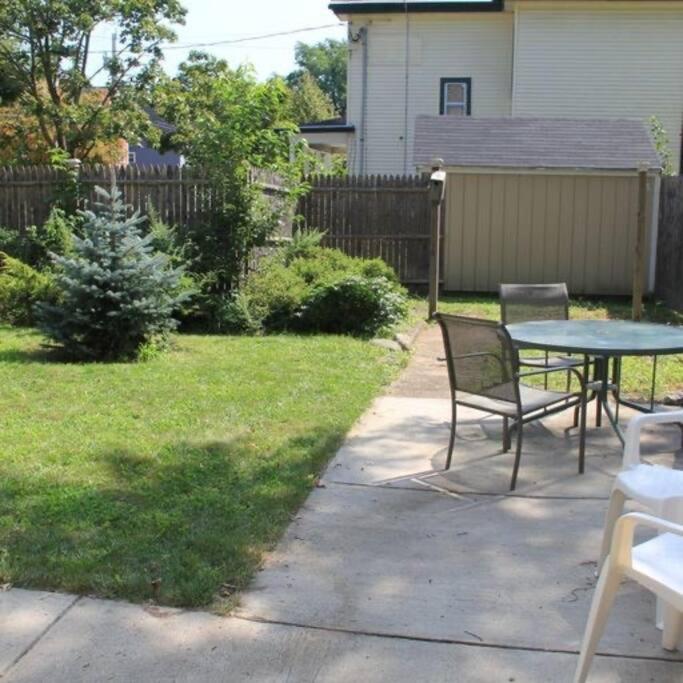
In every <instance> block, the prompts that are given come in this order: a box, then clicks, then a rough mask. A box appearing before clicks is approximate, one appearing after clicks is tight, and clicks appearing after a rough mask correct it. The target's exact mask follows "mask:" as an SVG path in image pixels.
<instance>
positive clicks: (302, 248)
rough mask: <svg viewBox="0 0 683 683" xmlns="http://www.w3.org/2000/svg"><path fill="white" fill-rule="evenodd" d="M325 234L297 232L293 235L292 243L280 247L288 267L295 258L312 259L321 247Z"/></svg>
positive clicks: (319, 232) (316, 231) (312, 231)
mask: <svg viewBox="0 0 683 683" xmlns="http://www.w3.org/2000/svg"><path fill="white" fill-rule="evenodd" d="M324 237H325V233H324V232H322V231H320V230H299V231H297V232H295V233H294V236H293V237H292V241H291V242H289V243H288V244H286V245H285V246H283V247H282V249H281V251H280V253H281V255H282V258H283V260H284V262H285V265H289V264H290V263H291V262H292V261H293V260H294V259H297V258H312V257H313V256H314V255H315V254H316V253H318V252H317V248H318V247H320V246H321V244H322V241H323V238H324Z"/></svg>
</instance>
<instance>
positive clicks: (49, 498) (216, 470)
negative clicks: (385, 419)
mask: <svg viewBox="0 0 683 683" xmlns="http://www.w3.org/2000/svg"><path fill="white" fill-rule="evenodd" d="M343 437H344V434H343V433H342V432H341V431H340V430H339V429H334V428H330V429H318V430H316V431H312V432H310V433H306V434H302V435H299V436H296V437H293V438H290V439H288V440H286V441H284V442H281V443H279V444H277V445H276V446H275V447H274V449H273V450H272V451H270V452H264V451H263V450H262V449H259V448H258V447H257V446H256V444H255V443H254V442H255V439H254V437H253V435H252V434H245V435H242V436H239V437H237V438H235V439H233V440H231V441H229V442H227V441H226V442H224V441H221V442H209V443H178V444H170V445H168V446H166V447H165V448H163V449H161V450H160V451H158V452H157V453H155V454H153V455H152V456H144V455H141V454H139V453H137V452H136V451H135V450H132V449H131V450H125V451H121V450H117V451H113V452H105V453H102V454H99V455H98V454H94V455H93V459H94V460H95V461H96V462H95V465H96V466H97V470H98V474H97V476H90V477H88V478H87V479H84V480H82V481H80V480H79V481H74V480H69V479H64V480H58V479H57V478H56V477H54V476H52V477H51V476H50V475H49V474H43V475H41V474H40V473H36V472H23V471H22V472H21V474H17V473H13V472H12V471H11V470H10V469H9V468H8V467H5V468H4V469H5V471H4V473H3V477H2V479H1V481H0V547H1V548H3V549H4V551H3V552H2V553H0V583H2V582H11V583H12V584H14V585H18V586H24V587H34V588H46V589H56V590H64V591H68V592H74V593H87V594H95V595H99V596H102V597H111V598H124V599H129V600H134V601H143V600H154V601H156V602H158V603H160V604H165V605H175V606H184V607H196V606H205V605H210V604H211V603H212V602H215V601H216V600H217V599H218V598H220V597H221V596H222V597H227V596H228V595H229V594H231V593H233V592H234V591H236V590H240V589H242V588H244V587H245V586H246V585H247V583H248V581H249V579H250V577H251V576H252V575H253V572H254V571H255V570H256V569H257V567H258V566H259V563H260V562H261V558H262V554H263V552H264V551H266V550H267V549H268V548H270V547H272V545H273V544H274V543H275V542H276V541H277V540H278V539H279V537H280V535H281V533H282V532H283V530H284V529H285V527H286V526H287V524H288V522H289V521H291V519H292V515H293V513H294V512H295V511H296V510H297V508H298V507H299V505H300V504H301V503H302V502H303V500H304V499H305V497H306V495H307V494H308V493H309V491H310V490H311V488H312V487H313V485H314V483H315V481H316V479H317V475H318V473H319V471H320V469H321V467H322V466H323V465H324V464H325V463H326V461H327V460H328V458H329V457H330V456H331V455H332V454H333V453H334V451H335V450H336V448H337V447H338V446H339V445H340V443H341V441H342V440H343Z"/></svg>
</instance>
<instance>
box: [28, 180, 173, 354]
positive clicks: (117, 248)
mask: <svg viewBox="0 0 683 683" xmlns="http://www.w3.org/2000/svg"><path fill="white" fill-rule="evenodd" d="M96 192H97V194H98V196H99V198H100V201H99V202H96V203H94V205H93V208H94V211H83V212H81V215H82V218H83V237H82V238H81V237H77V236H74V250H73V253H72V254H71V255H69V256H54V261H55V264H56V265H57V271H58V272H57V276H56V280H57V287H58V289H59V291H60V295H61V296H60V301H59V303H58V304H56V305H48V304H42V305H41V306H40V307H39V324H40V327H41V329H42V330H43V332H44V333H45V334H46V335H47V336H48V337H50V338H51V339H53V340H54V341H55V342H57V343H58V344H59V345H60V346H61V347H62V348H63V349H64V350H65V351H66V352H67V353H68V354H69V355H70V356H72V357H76V358H79V359H87V360H120V359H130V358H134V357H136V356H137V355H138V353H139V352H140V349H141V348H142V347H143V346H144V345H145V344H147V343H149V342H153V341H156V340H163V339H165V338H166V337H167V335H168V334H169V332H171V331H172V330H173V329H175V328H176V327H177V324H178V323H177V321H176V320H174V318H173V313H174V311H175V310H177V308H178V306H179V305H180V304H181V303H182V301H183V300H184V299H185V298H186V296H185V295H183V294H181V293H180V280H181V276H182V269H178V268H175V269H174V268H172V267H171V266H170V264H169V258H168V256H167V255H165V254H161V253H155V252H154V250H153V247H152V244H151V243H152V240H153V235H147V236H146V237H144V236H143V235H142V233H141V231H140V227H139V226H140V224H141V223H142V222H143V221H144V220H145V218H144V217H141V216H140V215H139V214H138V213H135V214H134V215H133V216H131V217H127V211H126V206H125V205H124V203H123V201H122V198H121V193H120V192H119V191H118V189H116V187H115V186H114V187H112V190H111V193H108V192H106V191H105V190H103V189H102V188H99V187H98V188H96Z"/></svg>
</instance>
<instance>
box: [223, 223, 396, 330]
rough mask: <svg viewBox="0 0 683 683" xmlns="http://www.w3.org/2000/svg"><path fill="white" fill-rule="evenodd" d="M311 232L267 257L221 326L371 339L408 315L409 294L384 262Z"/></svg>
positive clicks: (226, 312) (227, 310)
mask: <svg viewBox="0 0 683 683" xmlns="http://www.w3.org/2000/svg"><path fill="white" fill-rule="evenodd" d="M319 235H320V233H317V234H309V235H307V236H306V237H305V238H304V239H300V240H294V241H293V242H292V243H290V244H288V245H286V246H284V247H282V248H281V249H279V250H278V252H277V253H275V254H274V255H273V256H271V257H269V258H267V259H264V260H263V261H262V262H261V266H260V268H259V269H258V270H257V271H255V272H253V273H251V274H250V275H249V277H248V278H247V281H246V283H245V284H244V286H243V287H242V289H241V292H240V296H239V298H234V299H231V300H230V301H229V302H228V303H227V305H226V306H225V307H224V309H223V311H222V320H223V324H222V328H223V329H225V330H227V331H231V332H240V333H243V332H253V331H254V330H255V329H259V328H260V329H262V330H265V331H278V330H285V329H295V330H299V331H319V332H333V333H341V334H358V335H372V334H376V333H377V332H380V331H382V330H384V329H386V328H388V327H390V326H391V325H393V324H395V323H396V322H397V321H398V320H400V319H401V318H402V317H403V316H404V315H405V313H406V309H407V304H406V301H407V300H406V296H405V290H404V289H403V288H402V287H401V286H400V285H399V284H398V282H397V280H396V275H395V274H394V272H393V270H392V269H391V268H390V267H389V266H388V265H387V264H386V263H384V261H382V260H380V259H359V258H352V257H350V256H347V255H346V254H344V253H343V252H341V251H340V250H338V249H326V248H324V247H321V246H320V245H319V240H318V239H317V237H318V236H319Z"/></svg>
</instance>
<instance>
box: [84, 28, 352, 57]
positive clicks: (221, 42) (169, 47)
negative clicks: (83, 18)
mask: <svg viewBox="0 0 683 683" xmlns="http://www.w3.org/2000/svg"><path fill="white" fill-rule="evenodd" d="M338 26H344V24H343V23H341V22H337V23H336V24H324V25H322V26H308V27H306V28H296V29H293V30H291V31H279V32H277V33H265V34H263V35H260V36H249V37H247V38H235V39H233V40H216V41H214V42H210V43H187V44H185V45H173V44H168V45H163V46H162V47H163V49H164V50H191V49H193V48H198V47H216V46H217V45H236V44H238V43H248V42H251V41H252V40H265V39H266V38H279V37H281V36H292V35H295V34H297V33H306V32H308V31H319V30H321V29H324V28H337V27H338ZM91 54H95V55H98V54H100V55H102V54H109V51H108V50H93V51H92V52H91Z"/></svg>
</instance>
